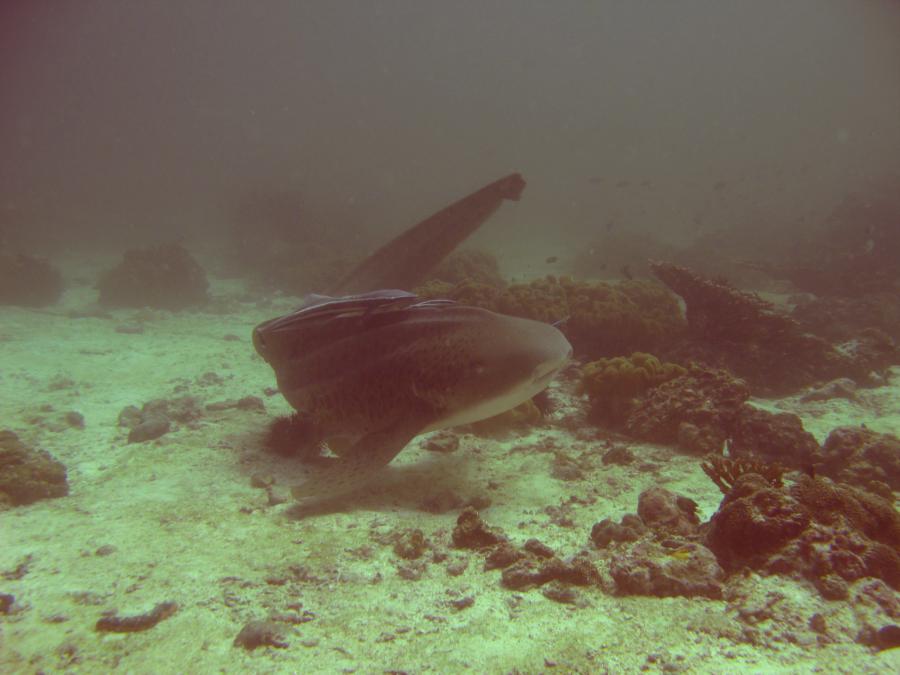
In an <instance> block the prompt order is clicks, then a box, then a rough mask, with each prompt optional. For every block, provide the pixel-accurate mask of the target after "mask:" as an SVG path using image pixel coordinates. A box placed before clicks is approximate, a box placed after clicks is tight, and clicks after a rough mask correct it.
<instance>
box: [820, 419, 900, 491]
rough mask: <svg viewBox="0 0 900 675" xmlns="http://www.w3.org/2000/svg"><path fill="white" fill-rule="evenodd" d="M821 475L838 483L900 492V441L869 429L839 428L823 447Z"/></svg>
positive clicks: (890, 435) (829, 436)
mask: <svg viewBox="0 0 900 675" xmlns="http://www.w3.org/2000/svg"><path fill="white" fill-rule="evenodd" d="M821 471H822V473H824V474H825V475H827V476H831V477H832V478H834V479H835V480H840V481H842V482H845V483H850V484H853V485H859V486H861V487H869V486H871V484H872V483H873V482H878V483H883V484H885V485H887V486H888V487H889V488H890V489H891V490H900V438H897V437H896V436H894V435H893V434H880V433H878V432H877V431H872V430H871V429H866V428H865V427H838V428H837V429H834V430H832V432H831V433H830V434H828V438H827V439H825V444H824V445H823V446H822V466H821Z"/></svg>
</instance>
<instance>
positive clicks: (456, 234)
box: [329, 173, 525, 295]
mask: <svg viewBox="0 0 900 675" xmlns="http://www.w3.org/2000/svg"><path fill="white" fill-rule="evenodd" d="M524 189H525V179H523V178H522V176H521V175H520V174H518V173H513V174H510V175H508V176H506V177H505V178H501V179H500V180H497V181H494V182H493V183H491V184H489V185H486V186H484V187H483V188H481V189H480V190H478V191H477V192H473V193H472V194H470V195H469V196H468V197H463V198H462V199H460V200H459V201H457V202H454V203H453V204H451V205H450V206H448V207H446V208H444V209H441V210H440V211H438V212H437V213H435V214H434V215H431V216H429V217H428V218H426V219H425V220H423V221H422V222H420V223H419V224H417V225H414V226H413V227H411V228H410V229H408V230H406V231H405V232H404V233H403V234H401V235H400V236H398V237H396V238H394V239H392V240H391V241H389V242H388V243H387V244H385V245H384V246H382V247H381V248H380V249H378V250H377V251H375V253H373V254H372V255H370V256H369V257H368V258H366V259H365V260H364V261H363V262H362V263H361V264H360V265H359V266H358V267H357V268H356V269H355V270H353V271H352V272H351V273H350V274H348V275H347V276H346V277H344V278H343V279H342V280H341V282H340V283H338V284H337V286H336V287H334V288H332V289H330V291H329V295H350V294H353V293H365V292H366V291H372V290H374V289H377V288H402V289H404V290H410V289H411V288H413V287H414V286H415V285H416V284H418V283H420V282H421V281H423V280H424V279H425V277H426V276H427V275H428V273H429V272H430V271H431V270H432V269H434V267H435V266H436V265H437V264H438V263H440V262H441V260H443V259H444V258H445V257H446V256H447V255H448V254H449V253H450V252H451V251H453V249H455V248H456V247H457V246H458V245H459V244H460V243H461V242H462V241H463V240H464V239H465V238H466V237H468V236H469V235H470V234H472V233H473V232H474V231H475V230H477V229H478V228H479V227H480V226H481V224H482V223H483V222H484V221H485V220H487V219H488V218H490V216H491V215H492V214H493V213H494V212H495V211H496V210H497V209H498V208H500V204H502V203H503V201H504V200H506V199H510V200H513V201H518V199H519V197H521V195H522V190H524Z"/></svg>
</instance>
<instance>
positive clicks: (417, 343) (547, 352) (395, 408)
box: [253, 174, 572, 499]
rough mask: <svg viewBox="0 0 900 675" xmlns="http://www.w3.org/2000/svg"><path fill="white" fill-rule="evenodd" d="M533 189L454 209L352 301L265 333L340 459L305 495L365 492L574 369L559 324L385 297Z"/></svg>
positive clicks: (366, 265) (261, 334)
mask: <svg viewBox="0 0 900 675" xmlns="http://www.w3.org/2000/svg"><path fill="white" fill-rule="evenodd" d="M524 187H525V181H524V180H523V179H522V177H521V176H520V175H519V174H511V175H509V176H506V177H505V178H502V179H500V180H498V181H495V182H493V183H491V184H489V185H487V186H485V187H483V188H481V189H480V190H478V191H476V192H474V193H472V194H471V195H469V196H467V197H464V198H463V199H460V200H459V201H457V202H454V203H453V204H451V205H450V206H448V207H446V208H445V209H442V210H441V211H438V212H437V213H435V214H434V215H432V216H430V217H429V218H427V219H425V220H424V221H422V222H421V223H419V224H417V225H415V226H414V227H412V228H410V229H409V230H407V231H406V232H404V233H403V234H401V235H400V236H399V237H397V238H395V239H394V240H392V241H391V242H389V243H388V244H386V245H385V246H384V247H382V248H381V249H379V250H378V251H376V252H375V253H374V254H373V255H372V256H370V257H369V258H367V259H366V260H365V261H363V263H362V264H361V265H360V266H359V267H357V268H356V269H355V270H354V271H352V272H351V273H350V274H349V275H348V276H347V277H345V278H344V280H343V281H342V282H341V283H340V284H338V286H337V287H336V288H335V289H333V291H332V292H334V293H336V294H340V295H341V297H330V296H321V295H313V296H309V297H308V298H307V301H306V302H305V303H304V305H303V306H302V307H301V308H300V309H298V310H297V311H295V312H293V313H291V314H288V315H286V316H283V317H279V318H276V319H272V320H270V321H266V322H265V323H262V324H260V325H259V326H257V327H256V328H255V329H254V331H253V342H254V345H255V346H256V349H257V351H258V352H259V354H260V355H261V356H262V357H263V358H265V359H266V361H268V362H269V364H270V365H271V366H272V368H273V369H274V370H275V375H276V378H277V380H278V387H279V390H280V391H281V393H282V394H283V395H284V397H285V398H286V399H287V400H288V402H289V403H290V404H291V405H292V406H293V407H294V408H295V409H296V410H298V411H299V412H301V413H302V414H303V415H304V416H305V417H306V419H308V420H309V423H310V425H311V427H312V430H313V431H314V433H315V437H316V438H317V439H319V440H322V441H324V442H326V443H327V444H328V446H329V447H330V448H331V449H332V450H333V451H334V452H335V453H336V454H337V455H338V459H336V460H334V461H333V462H332V464H331V465H330V466H329V467H327V468H324V469H321V468H320V469H314V470H313V471H312V472H311V476H310V477H309V479H308V480H307V481H306V482H305V483H303V484H302V485H301V486H298V487H297V488H295V491H294V494H295V496H296V497H298V499H305V498H310V497H320V496H334V495H338V494H342V493H346V492H349V491H351V490H353V489H355V488H356V487H359V486H360V485H363V484H365V483H366V482H368V481H369V480H370V479H371V478H372V476H373V475H374V473H375V472H376V470H377V469H379V468H380V467H382V466H384V465H385V464H387V463H388V462H390V461H391V460H392V459H393V458H394V457H395V456H396V455H397V453H398V452H400V451H401V450H402V449H403V447H404V446H405V445H406V444H407V443H409V441H410V440H411V439H412V438H413V437H415V436H417V435H418V434H421V433H424V432H427V431H433V430H435V429H442V428H446V427H450V426H455V425H458V424H466V423H469V422H475V421H478V420H481V419H485V418H487V417H492V416H493V415H497V414H499V413H502V412H504V411H506V410H509V409H510V408H513V407H515V406H516V405H518V404H519V403H522V402H524V401H526V400H528V399H529V398H531V397H532V396H534V395H536V394H537V393H539V392H540V391H542V390H543V389H544V388H545V387H546V386H547V384H548V382H549V380H550V379H551V378H552V376H553V375H554V374H555V373H556V372H557V371H558V370H559V369H560V368H561V367H562V366H563V365H564V364H565V363H566V362H567V361H568V359H569V358H570V356H571V353H572V348H571V346H570V345H569V343H568V341H567V340H566V338H565V337H564V336H563V334H562V333H561V332H560V331H559V330H557V329H556V328H555V327H553V326H550V325H548V324H544V323H540V322H537V321H530V320H528V319H521V318H516V317H511V316H506V315H503V314H497V313H495V312H490V311H487V310H485V309H480V308H477V307H467V306H464V305H458V304H456V303H453V302H450V301H447V300H428V301H423V300H420V299H419V298H417V297H416V296H415V295H413V294H411V293H408V292H405V291H399V290H380V291H377V290H373V289H378V288H390V287H392V286H394V285H398V286H401V287H405V288H409V287H411V286H412V285H414V284H415V283H418V282H419V281H421V280H422V279H423V278H424V277H425V275H426V274H427V273H428V272H429V271H430V270H431V269H432V268H433V267H434V266H435V265H436V264H437V263H439V262H440V261H441V260H442V259H443V258H444V257H445V256H446V255H447V254H448V253H449V252H450V251H452V250H453V249H454V248H455V247H456V246H457V244H459V243H460V242H461V241H462V240H463V239H465V238H466V237H467V236H468V235H469V234H471V233H472V232H473V231H474V230H476V229H477V228H478V227H479V226H480V225H481V224H482V223H483V222H484V221H485V220H486V219H487V218H488V217H489V216H490V215H491V214H492V213H494V211H496V210H497V209H498V208H499V207H500V204H501V203H502V202H503V201H504V200H518V198H519V196H520V195H521V192H522V190H523V189H524ZM365 291H371V292H365ZM360 292H362V294H361V295H343V294H347V293H360Z"/></svg>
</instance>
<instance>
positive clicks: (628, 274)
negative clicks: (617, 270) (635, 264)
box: [622, 265, 634, 281]
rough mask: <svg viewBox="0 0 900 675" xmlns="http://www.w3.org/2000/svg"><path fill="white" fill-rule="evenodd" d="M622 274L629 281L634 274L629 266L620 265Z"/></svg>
mask: <svg viewBox="0 0 900 675" xmlns="http://www.w3.org/2000/svg"><path fill="white" fill-rule="evenodd" d="M622 276H623V277H625V278H626V279H628V280H629V281H631V280H632V279H634V275H633V274H632V273H631V268H630V267H629V266H628V265H622Z"/></svg>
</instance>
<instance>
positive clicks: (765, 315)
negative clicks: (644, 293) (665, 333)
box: [651, 262, 868, 394]
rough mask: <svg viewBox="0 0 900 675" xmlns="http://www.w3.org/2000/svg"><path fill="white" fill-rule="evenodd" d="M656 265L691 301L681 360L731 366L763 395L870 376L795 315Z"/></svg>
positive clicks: (680, 270) (660, 275) (681, 270)
mask: <svg viewBox="0 0 900 675" xmlns="http://www.w3.org/2000/svg"><path fill="white" fill-rule="evenodd" d="M651 267H652V269H653V273H654V274H655V275H656V276H657V277H658V278H659V279H660V280H661V281H662V282H663V283H665V284H666V285H667V286H668V287H669V288H670V289H671V290H672V291H674V292H675V293H677V294H678V295H680V296H681V297H682V299H683V300H684V302H685V305H686V316H687V339H686V341H685V342H684V343H683V344H682V345H681V347H680V348H679V349H678V350H677V351H678V354H679V356H680V357H681V358H691V359H696V360H698V361H700V362H703V363H706V364H709V365H712V366H716V367H725V368H727V369H729V370H730V371H732V372H734V373H735V374H736V375H738V376H740V377H742V378H744V379H746V380H747V382H748V383H749V384H750V386H751V387H752V388H753V389H754V391H755V392H758V393H762V394H785V393H790V392H794V391H796V390H798V389H800V388H802V387H804V386H806V385H809V384H811V383H813V382H816V381H822V380H830V379H834V378H836V377H841V376H845V375H846V376H850V377H854V376H855V377H866V376H867V375H868V371H867V370H866V369H865V367H862V366H859V365H857V364H856V361H855V360H854V359H853V358H851V357H849V356H847V355H846V354H844V353H842V352H840V351H838V350H837V349H835V348H834V347H833V346H832V345H831V344H830V343H828V341H826V340H825V339H823V338H820V337H817V336H815V335H811V334H808V333H804V332H803V330H802V329H801V328H800V325H799V324H798V323H797V322H796V321H795V320H794V319H792V318H791V317H790V316H788V315H787V314H785V313H783V312H781V311H779V310H778V309H777V308H776V307H775V306H774V305H773V304H771V303H769V302H766V301H765V300H763V299H762V298H760V297H758V296H757V295H755V294H752V293H745V292H742V291H739V290H737V289H735V288H733V287H732V286H730V285H729V284H728V283H726V282H722V281H712V280H709V279H704V278H702V277H700V276H699V275H697V274H694V273H693V272H692V271H690V270H688V269H686V268H684V267H678V266H677V265H673V264H671V263H663V262H654V263H653V264H652V266H651Z"/></svg>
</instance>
